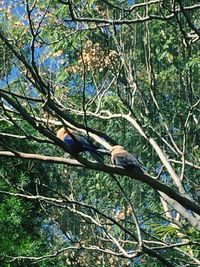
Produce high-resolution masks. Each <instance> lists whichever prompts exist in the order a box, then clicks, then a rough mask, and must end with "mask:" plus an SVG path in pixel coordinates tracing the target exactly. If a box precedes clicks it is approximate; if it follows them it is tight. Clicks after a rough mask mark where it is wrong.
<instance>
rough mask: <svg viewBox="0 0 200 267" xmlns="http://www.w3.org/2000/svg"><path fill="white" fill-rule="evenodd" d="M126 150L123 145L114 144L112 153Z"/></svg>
mask: <svg viewBox="0 0 200 267" xmlns="http://www.w3.org/2000/svg"><path fill="white" fill-rule="evenodd" d="M124 151H125V149H124V147H123V146H119V145H117V146H113V147H112V149H111V153H114V154H115V153H122V152H124Z"/></svg>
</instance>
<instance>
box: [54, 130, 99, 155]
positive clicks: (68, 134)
mask: <svg viewBox="0 0 200 267" xmlns="http://www.w3.org/2000/svg"><path fill="white" fill-rule="evenodd" d="M56 136H57V137H58V138H59V139H61V140H62V141H63V142H64V143H65V144H66V145H67V146H68V148H69V150H70V151H71V152H72V153H73V154H75V155H77V154H79V153H81V152H86V151H88V152H90V153H91V154H92V153H96V154H99V152H98V151H97V149H98V147H97V146H95V145H94V144H93V143H92V142H91V141H90V139H89V138H87V137H84V136H81V135H78V134H76V133H74V132H73V131H71V130H69V129H67V128H64V127H62V128H60V129H59V130H58V131H57V134H56Z"/></svg>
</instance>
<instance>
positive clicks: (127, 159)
mask: <svg viewBox="0 0 200 267" xmlns="http://www.w3.org/2000/svg"><path fill="white" fill-rule="evenodd" d="M111 162H112V164H114V165H117V166H120V167H123V168H124V169H127V170H131V169H134V168H139V169H140V170H142V165H141V164H140V163H139V162H138V160H137V159H136V158H135V157H134V156H133V155H131V154H130V153H128V152H127V151H126V150H125V149H124V147H123V146H113V147H112V150H111Z"/></svg>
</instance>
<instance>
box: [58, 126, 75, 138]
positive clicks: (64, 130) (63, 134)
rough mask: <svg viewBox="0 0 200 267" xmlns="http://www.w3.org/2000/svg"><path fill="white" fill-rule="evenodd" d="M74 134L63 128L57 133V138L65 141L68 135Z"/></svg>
mask: <svg viewBox="0 0 200 267" xmlns="http://www.w3.org/2000/svg"><path fill="white" fill-rule="evenodd" d="M72 132H73V131H71V130H69V129H68V128H65V127H62V128H60V129H59V130H58V131H57V133H56V136H57V137H58V138H60V139H61V140H63V139H64V137H65V136H66V135H68V134H69V133H72Z"/></svg>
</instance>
